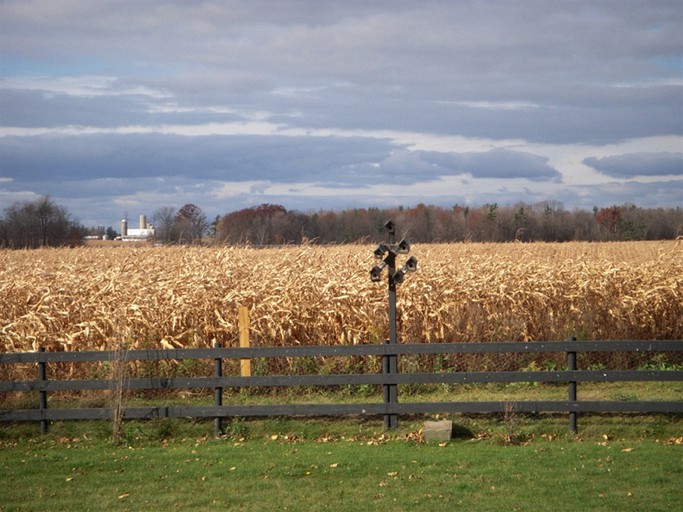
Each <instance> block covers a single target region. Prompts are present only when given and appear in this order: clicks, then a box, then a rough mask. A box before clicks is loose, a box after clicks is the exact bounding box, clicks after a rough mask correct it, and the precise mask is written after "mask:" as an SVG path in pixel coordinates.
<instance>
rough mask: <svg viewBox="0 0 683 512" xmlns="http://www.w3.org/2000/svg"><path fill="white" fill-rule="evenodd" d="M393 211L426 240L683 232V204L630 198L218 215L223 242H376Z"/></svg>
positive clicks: (606, 237) (275, 208)
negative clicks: (641, 203) (577, 203)
mask: <svg viewBox="0 0 683 512" xmlns="http://www.w3.org/2000/svg"><path fill="white" fill-rule="evenodd" d="M388 219H393V220H394V221H395V222H396V225H397V226H399V229H401V230H402V232H401V233H400V235H402V236H404V237H407V238H409V239H410V240H411V241H412V242H415V243H428V242H465V241H471V242H512V241H519V242H540V241H543V242H568V241H573V240H575V241H616V240H666V239H674V238H677V237H679V236H681V235H682V234H683V209H681V208H680V207H677V208H655V209H646V208H639V207H637V206H635V205H633V204H624V205H621V206H611V207H609V208H597V207H595V208H594V209H593V211H585V210H574V211H568V210H565V209H564V207H563V206H562V204H560V203H557V202H544V203H541V204H534V205H529V204H523V203H519V204H517V205H515V206H498V204H495V203H494V204H486V205H483V206H479V207H470V206H463V205H457V204H456V205H454V206H452V207H449V208H445V207H441V206H434V205H425V204H418V205H417V206H415V207H412V208H403V207H398V208H389V209H380V208H355V209H350V210H342V211H317V212H309V213H302V212H298V211H288V210H287V209H285V208H284V207H283V206H281V205H273V204H262V205H260V206H256V207H252V208H246V209H242V210H239V211H236V212H232V213H229V214H226V215H224V216H223V217H220V218H218V219H216V221H215V223H214V232H213V238H214V240H215V241H216V242H219V243H228V244H252V245H257V246H260V245H278V244H287V243H293V244H298V243H302V242H311V241H315V242H319V243H349V242H357V241H368V242H377V241H382V240H384V239H385V237H386V232H385V229H384V224H385V222H386V221H387V220H388Z"/></svg>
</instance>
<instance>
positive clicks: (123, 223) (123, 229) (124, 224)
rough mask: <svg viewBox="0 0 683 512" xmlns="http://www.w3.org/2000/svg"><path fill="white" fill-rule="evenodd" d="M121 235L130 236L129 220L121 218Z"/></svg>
mask: <svg viewBox="0 0 683 512" xmlns="http://www.w3.org/2000/svg"><path fill="white" fill-rule="evenodd" d="M121 236H128V221H127V220H126V219H121Z"/></svg>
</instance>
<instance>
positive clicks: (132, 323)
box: [0, 242, 683, 364]
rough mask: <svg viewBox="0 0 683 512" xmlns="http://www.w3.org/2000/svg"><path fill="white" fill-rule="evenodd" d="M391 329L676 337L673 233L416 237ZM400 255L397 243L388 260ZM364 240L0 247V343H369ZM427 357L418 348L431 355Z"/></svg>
mask: <svg viewBox="0 0 683 512" xmlns="http://www.w3.org/2000/svg"><path fill="white" fill-rule="evenodd" d="M411 254H413V255H415V256H416V257H417V258H418V260H419V268H418V271H417V273H415V274H410V275H409V276H407V277H406V280H405V282H404V283H403V284H401V285H400V286H399V288H398V313H397V317H398V329H399V340H400V341H402V342H425V343H438V342H447V341H465V342H475V341H476V342H486V341H535V340H563V339H566V338H567V337H569V336H572V335H575V336H578V337H579V339H591V340H606V339H632V340H657V339H679V340H681V339H683V244H681V243H680V242H633V243H630V242H621V243H579V242H577V243H565V244H452V245H445V244H443V245H441V244H438V245H437V244H434V245H416V246H414V247H413V249H412V251H411ZM400 259H401V258H400V257H399V260H400ZM374 264H375V260H374V259H373V255H372V247H370V246H367V245H344V246H316V245H305V246H289V247H284V248H267V249H255V248H248V247H240V248H235V247H137V246H136V247H108V248H102V247H85V248H79V249H40V250H32V251H9V250H3V251H0V351H5V352H21V351H32V350H37V348H38V347H39V346H42V347H45V349H46V350H48V351H60V350H61V351H76V350H98V349H108V350H111V349H113V348H115V347H116V346H118V345H117V344H120V343H124V344H125V346H126V347H127V348H175V347H205V346H210V345H212V344H213V343H214V342H216V341H217V342H219V343H221V344H222V345H223V346H239V342H238V340H239V332H238V320H237V318H238V314H237V312H238V308H239V307H240V306H246V307H247V308H248V309H249V316H250V332H251V341H252V345H256V346H258V345H261V346H263V345H299V344H301V345H317V344H321V345H331V344H359V343H379V342H381V341H382V340H383V339H385V338H387V337H388V334H389V333H388V315H387V287H386V282H382V283H373V282H371V281H370V279H369V270H370V268H371V267H372V266H373V265H374ZM432 363H433V362H430V364H432Z"/></svg>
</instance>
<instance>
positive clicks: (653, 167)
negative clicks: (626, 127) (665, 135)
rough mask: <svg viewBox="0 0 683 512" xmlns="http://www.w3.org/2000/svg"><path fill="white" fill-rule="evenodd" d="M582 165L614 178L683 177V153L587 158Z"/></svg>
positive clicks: (632, 154)
mask: <svg viewBox="0 0 683 512" xmlns="http://www.w3.org/2000/svg"><path fill="white" fill-rule="evenodd" d="M583 163H584V164H586V165H588V166H590V167H592V168H593V169H595V170H596V171H598V172H600V173H602V174H605V175H606V176H612V177H614V178H633V177H636V176H683V153H669V152H665V153H630V154H625V155H614V156H607V157H603V158H596V157H589V158H585V159H584V160H583Z"/></svg>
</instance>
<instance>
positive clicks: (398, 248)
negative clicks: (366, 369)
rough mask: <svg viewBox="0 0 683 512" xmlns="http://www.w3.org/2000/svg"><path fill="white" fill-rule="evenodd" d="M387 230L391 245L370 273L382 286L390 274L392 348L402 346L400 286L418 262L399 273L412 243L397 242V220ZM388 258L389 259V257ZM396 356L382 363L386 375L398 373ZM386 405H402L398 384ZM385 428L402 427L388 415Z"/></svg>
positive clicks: (378, 253)
mask: <svg viewBox="0 0 683 512" xmlns="http://www.w3.org/2000/svg"><path fill="white" fill-rule="evenodd" d="M384 227H385V228H386V230H387V233H388V234H389V240H390V243H388V244H384V243H381V244H379V245H377V247H375V249H374V250H373V251H372V253H373V255H374V257H375V259H378V260H382V259H383V258H384V259H383V260H382V261H381V262H380V263H379V264H377V265H375V266H374V267H372V269H371V270H370V280H371V281H372V282H375V283H376V282H379V281H381V280H382V271H383V270H384V269H385V268H386V269H387V274H388V284H389V339H388V340H386V343H388V344H389V345H392V344H395V343H398V336H397V334H396V332H397V331H396V285H397V284H401V283H402V282H403V280H404V278H405V275H406V274H407V273H408V272H415V271H416V270H417V258H416V257H415V256H411V257H410V258H408V260H406V262H405V264H404V265H403V266H402V267H401V268H399V269H396V256H398V255H399V254H408V253H409V252H410V242H408V240H406V239H405V238H404V239H402V240H401V241H400V242H399V243H398V244H396V243H395V240H396V224H395V223H394V221H393V220H389V221H387V222H386V223H385V224H384ZM385 255H386V256H385ZM397 357H398V356H396V355H386V356H384V358H383V360H382V367H383V371H384V373H386V374H391V373H397V372H398V362H397ZM384 403H386V404H392V403H398V386H397V385H396V384H385V385H384ZM384 426H385V428H387V429H394V428H397V427H398V415H397V414H385V416H384Z"/></svg>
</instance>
